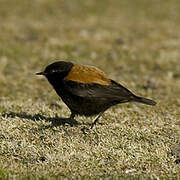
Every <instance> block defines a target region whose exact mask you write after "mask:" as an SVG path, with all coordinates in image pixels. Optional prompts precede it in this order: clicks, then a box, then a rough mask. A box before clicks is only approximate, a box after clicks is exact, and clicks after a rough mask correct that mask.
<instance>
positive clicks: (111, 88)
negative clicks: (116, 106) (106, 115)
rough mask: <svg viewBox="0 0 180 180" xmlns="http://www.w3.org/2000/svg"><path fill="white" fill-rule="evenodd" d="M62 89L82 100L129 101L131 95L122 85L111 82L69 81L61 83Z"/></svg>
mask: <svg viewBox="0 0 180 180" xmlns="http://www.w3.org/2000/svg"><path fill="white" fill-rule="evenodd" d="M63 84H64V88H65V89H66V90H67V91H69V92H70V93H71V94H73V95H76V96H80V97H84V98H109V99H112V100H118V101H119V100H120V101H122V100H123V101H124V100H130V99H131V97H133V94H132V93H131V92H130V91H129V90H128V89H126V88H125V87H123V86H122V85H120V84H118V83H116V82H115V81H113V80H111V84H110V85H108V86H106V85H100V84H96V83H78V82H74V81H70V80H64V81H63Z"/></svg>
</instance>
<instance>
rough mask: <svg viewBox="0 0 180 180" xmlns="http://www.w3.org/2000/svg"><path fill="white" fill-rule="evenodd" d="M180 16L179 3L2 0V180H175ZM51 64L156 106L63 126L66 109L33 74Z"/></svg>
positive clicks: (126, 108)
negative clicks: (81, 68) (103, 77)
mask: <svg viewBox="0 0 180 180" xmlns="http://www.w3.org/2000/svg"><path fill="white" fill-rule="evenodd" d="M179 12H180V3H179V0H166V1H164V0H149V1H143V0H133V1H131V0H126V1H119V0H111V1H110V0H99V1H95V0H86V1H83V0H73V1H65V0H51V1H50V0H43V1H42V0H37V1H24V0H14V1H6V0H1V1H0V22H1V23H0V34H1V35H0V42H1V43H0V127H1V128H0V179H51V178H57V179H64V178H66V179H72V178H74V179H75V178H81V179H94V178H96V179H97V178H99V179H100V178H101V179H113V178H114V179H118V178H119V179H120V178H122V179H123V178H129V179H131V178H137V179H138V178H142V179H144V178H153V179H158V178H165V177H166V178H167V177H169V178H174V179H176V178H179V174H180V165H179V164H178V162H179V161H178V159H177V158H179V157H180V156H179V157H178V155H177V154H178V153H180V152H179V151H180V148H179V143H180V108H179V107H180V63H179V62H180V52H179V49H180V13H179ZM56 60H66V61H72V62H74V63H82V64H88V65H94V66H96V67H99V68H100V69H102V70H103V71H104V72H105V73H106V74H108V76H109V77H110V78H112V79H114V80H115V81H117V82H119V83H121V84H122V85H124V86H125V87H128V88H129V89H131V91H133V92H134V93H135V94H137V95H141V96H145V97H149V98H151V99H153V100H155V101H156V102H157V105H156V106H155V107H151V106H146V105H142V104H137V103H136V104H135V103H132V104H121V105H117V106H114V107H112V108H111V109H109V110H108V111H106V112H105V114H104V116H103V117H102V118H101V119H100V124H97V125H96V126H95V128H94V129H92V130H89V124H90V123H91V122H92V121H93V118H94V117H92V118H86V117H76V120H77V121H78V122H80V123H81V124H80V125H77V126H71V125H70V124H69V123H68V122H67V123H63V122H64V121H63V122H62V120H63V119H62V118H64V117H68V116H69V115H70V112H69V110H68V108H67V107H66V106H65V105H64V103H63V102H62V101H61V100H60V99H59V97H58V96H57V95H56V93H55V92H54V90H53V89H52V87H51V86H50V85H49V84H48V82H47V80H46V79H45V78H43V77H37V76H36V75H35V73H36V72H39V71H42V70H43V69H44V68H45V67H46V66H47V65H48V64H50V63H52V62H54V61H56ZM60 118H61V119H60ZM174 146H175V147H176V148H174V149H173V147H174ZM178 149H179V150H178Z"/></svg>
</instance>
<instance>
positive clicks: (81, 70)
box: [65, 64, 111, 85]
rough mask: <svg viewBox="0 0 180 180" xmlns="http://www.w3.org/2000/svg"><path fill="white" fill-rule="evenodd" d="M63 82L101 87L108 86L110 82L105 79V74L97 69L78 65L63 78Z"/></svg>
mask: <svg viewBox="0 0 180 180" xmlns="http://www.w3.org/2000/svg"><path fill="white" fill-rule="evenodd" d="M65 80H71V81H77V82H81V83H97V84H101V85H109V84H110V81H111V80H110V79H109V78H107V77H106V75H105V73H104V72H103V71H101V70H99V69H98V68H96V67H93V66H84V65H80V64H74V66H73V67H72V69H71V71H70V72H69V73H68V75H67V76H66V77H65Z"/></svg>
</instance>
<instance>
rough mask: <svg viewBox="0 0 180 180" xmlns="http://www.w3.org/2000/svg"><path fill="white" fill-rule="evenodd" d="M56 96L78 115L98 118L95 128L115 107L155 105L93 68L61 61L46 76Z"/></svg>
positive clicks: (153, 102)
mask: <svg viewBox="0 0 180 180" xmlns="http://www.w3.org/2000/svg"><path fill="white" fill-rule="evenodd" d="M36 74H37V75H44V76H45V77H46V78H47V79H48V81H49V83H50V84H51V85H52V86H53V88H54V89H55V91H56V93H57V94H58V95H59V96H60V97H61V99H62V100H63V101H64V103H65V104H66V105H67V106H68V108H69V109H70V111H71V116H70V118H72V119H74V117H75V115H84V116H93V115H98V116H97V117H96V119H95V120H94V122H93V123H92V125H91V128H93V126H94V125H95V124H96V123H97V121H98V119H99V117H100V116H101V115H102V114H103V113H104V111H106V110H107V109H108V108H110V107H111V106H114V105H116V104H120V103H127V102H139V103H144V104H147V105H155V104H156V102H155V101H153V100H150V99H146V98H143V97H139V96H136V95H134V94H133V93H132V92H131V91H129V90H128V89H127V88H125V87H123V86H122V85H120V84H119V83H117V82H115V81H113V80H111V79H109V78H108V77H107V76H106V74H105V73H104V72H103V71H101V70H100V69H98V68H96V67H93V66H85V65H80V64H73V63H72V62H65V61H57V62H54V63H52V64H50V65H48V66H47V67H46V68H45V70H44V71H43V72H39V73H36Z"/></svg>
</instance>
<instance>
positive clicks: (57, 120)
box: [2, 111, 81, 126]
mask: <svg viewBox="0 0 180 180" xmlns="http://www.w3.org/2000/svg"><path fill="white" fill-rule="evenodd" d="M2 117H4V118H15V117H19V118H23V119H28V120H32V121H42V120H45V121H47V122H51V125H52V126H61V125H65V124H69V125H70V126H78V125H80V124H81V123H79V122H78V121H76V120H75V119H72V118H63V117H57V116H56V117H46V116H43V115H41V114H39V113H38V114H34V115H31V114H27V113H26V112H20V113H17V112H12V111H11V112H8V113H3V114H2Z"/></svg>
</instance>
